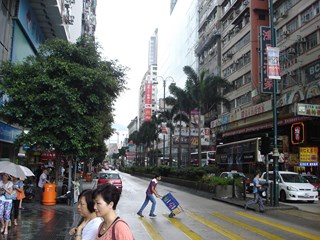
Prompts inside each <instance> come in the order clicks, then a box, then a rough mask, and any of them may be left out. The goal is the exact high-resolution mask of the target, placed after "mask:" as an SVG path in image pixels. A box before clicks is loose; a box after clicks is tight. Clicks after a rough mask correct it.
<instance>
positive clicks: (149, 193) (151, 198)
mask: <svg viewBox="0 0 320 240" xmlns="http://www.w3.org/2000/svg"><path fill="white" fill-rule="evenodd" d="M160 180H161V176H160V175H158V174H156V175H155V177H154V178H153V179H152V180H151V181H150V183H149V186H148V188H147V191H146V198H145V200H144V203H143V204H142V206H141V208H140V210H139V211H138V212H137V214H138V215H139V216H140V217H143V215H142V212H143V210H144V209H145V208H146V206H147V205H148V203H149V201H151V203H152V206H151V210H150V214H149V216H150V217H156V216H157V215H155V214H154V211H155V209H156V199H155V198H154V196H153V194H154V195H155V196H156V197H157V198H160V197H161V196H160V195H159V194H158V191H157V189H156V188H157V185H158V181H160Z"/></svg>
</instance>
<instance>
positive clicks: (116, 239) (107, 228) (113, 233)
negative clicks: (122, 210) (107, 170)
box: [93, 183, 134, 240]
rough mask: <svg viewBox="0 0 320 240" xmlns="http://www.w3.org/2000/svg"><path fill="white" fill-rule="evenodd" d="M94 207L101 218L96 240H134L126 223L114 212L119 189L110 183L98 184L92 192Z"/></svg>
mask: <svg viewBox="0 0 320 240" xmlns="http://www.w3.org/2000/svg"><path fill="white" fill-rule="evenodd" d="M93 199H94V209H95V211H96V213H97V216H98V217H102V218H103V222H102V223H101V224H100V227H99V231H98V234H97V236H96V238H95V239H96V240H134V237H133V234H132V232H131V230H130V227H129V226H128V224H127V223H126V222H125V221H124V220H123V219H122V218H120V217H118V216H117V214H116V211H115V210H116V207H117V204H118V202H119V199H120V192H119V190H118V189H117V188H116V187H115V186H114V185H112V184H110V183H105V184H102V185H99V186H98V187H97V188H96V189H95V190H94V192H93Z"/></svg>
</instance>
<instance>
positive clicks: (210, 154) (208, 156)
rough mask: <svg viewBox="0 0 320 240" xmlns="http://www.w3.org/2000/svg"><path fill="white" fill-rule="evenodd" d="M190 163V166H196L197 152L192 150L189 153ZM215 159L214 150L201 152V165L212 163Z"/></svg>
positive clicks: (197, 164)
mask: <svg viewBox="0 0 320 240" xmlns="http://www.w3.org/2000/svg"><path fill="white" fill-rule="evenodd" d="M190 156H191V157H190V164H191V166H195V167H198V166H199V161H198V152H193V153H191V155H190ZM215 161H216V152H215V151H204V152H201V167H203V166H206V165H212V164H214V163H215Z"/></svg>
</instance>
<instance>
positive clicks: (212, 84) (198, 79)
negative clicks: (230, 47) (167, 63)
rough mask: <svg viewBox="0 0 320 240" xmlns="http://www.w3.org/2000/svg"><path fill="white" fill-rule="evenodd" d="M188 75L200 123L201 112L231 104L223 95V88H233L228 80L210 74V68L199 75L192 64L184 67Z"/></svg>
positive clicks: (199, 151) (199, 154) (199, 141)
mask: <svg viewBox="0 0 320 240" xmlns="http://www.w3.org/2000/svg"><path fill="white" fill-rule="evenodd" d="M183 71H184V73H185V74H186V75H187V81H186V90H187V92H189V94H190V96H191V97H192V99H193V101H194V102H195V104H196V106H197V109H198V119H199V123H200V116H201V114H205V113H207V112H209V111H211V110H212V109H215V110H216V111H217V107H218V104H219V103H224V104H225V105H226V106H229V101H228V99H227V98H225V97H224V96H223V90H229V89H231V88H232V84H231V83H229V82H228V80H226V79H224V78H221V77H219V76H214V75H212V74H209V72H208V70H203V71H201V72H200V74H199V75H198V74H197V73H196V72H195V70H194V69H192V68H191V67H190V66H185V67H184V68H183ZM200 136H201V125H200V124H198V161H199V163H200V161H201V139H200Z"/></svg>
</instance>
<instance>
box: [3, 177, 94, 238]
mask: <svg viewBox="0 0 320 240" xmlns="http://www.w3.org/2000/svg"><path fill="white" fill-rule="evenodd" d="M60 187H61V186H60V185H59V184H58V186H57V196H59V195H60V191H59V188H60ZM95 187H96V181H93V182H84V181H81V182H80V190H83V189H88V188H95ZM22 206H23V207H24V209H21V210H20V214H19V217H18V226H14V225H13V224H12V226H11V227H9V234H8V235H3V234H0V240H2V239H6V240H34V239H40V240H42V239H45V240H69V239H70V236H69V229H70V228H71V227H72V226H74V225H76V224H77V223H78V222H79V219H80V217H79V214H78V212H77V204H74V205H71V206H69V205H67V204H65V203H57V204H55V205H52V206H46V205H42V204H40V202H36V201H32V202H27V201H23V204H22Z"/></svg>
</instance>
